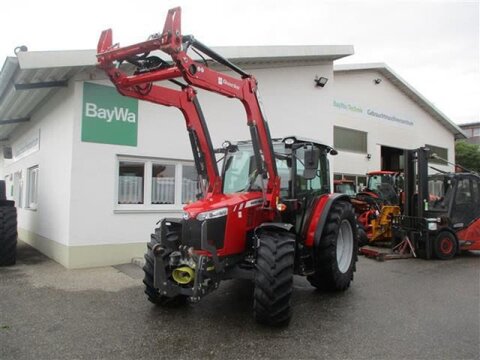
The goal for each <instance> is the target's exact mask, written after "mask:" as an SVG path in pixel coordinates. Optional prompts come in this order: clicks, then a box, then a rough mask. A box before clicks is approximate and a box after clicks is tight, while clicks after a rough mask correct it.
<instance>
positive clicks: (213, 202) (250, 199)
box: [183, 192, 263, 220]
mask: <svg viewBox="0 0 480 360" xmlns="http://www.w3.org/2000/svg"><path fill="white" fill-rule="evenodd" d="M262 201H263V200H262V193H261V192H245V193H235V194H214V195H212V196H209V197H207V198H206V199H202V200H198V201H195V202H193V203H191V204H187V205H185V206H184V207H183V210H184V215H183V217H184V219H185V220H187V219H192V218H197V219H198V220H203V219H207V218H211V217H220V216H225V215H228V214H229V213H232V212H234V211H238V210H242V209H244V208H245V209H246V208H249V207H252V206H258V205H260V204H261V203H262ZM207 213H208V214H207ZM199 215H200V217H199ZM205 216H206V217H205Z"/></svg>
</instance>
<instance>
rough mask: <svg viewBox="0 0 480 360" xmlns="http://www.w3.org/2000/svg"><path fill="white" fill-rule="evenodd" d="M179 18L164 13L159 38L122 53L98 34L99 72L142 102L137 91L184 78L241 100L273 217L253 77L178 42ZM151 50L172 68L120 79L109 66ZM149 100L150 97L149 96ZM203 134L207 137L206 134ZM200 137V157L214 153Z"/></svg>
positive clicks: (273, 192)
mask: <svg viewBox="0 0 480 360" xmlns="http://www.w3.org/2000/svg"><path fill="white" fill-rule="evenodd" d="M180 17H181V9H180V8H173V9H171V10H169V12H168V15H167V19H166V21H165V26H164V29H163V32H162V33H161V34H155V35H152V36H150V38H149V40H147V41H145V42H142V43H138V44H135V45H131V46H127V47H123V48H121V47H119V46H118V45H112V31H111V30H110V29H109V30H105V31H103V32H102V35H101V37H100V40H99V43H98V47H97V52H98V54H97V59H98V62H99V66H100V67H101V68H103V69H105V70H106V71H107V72H108V73H109V76H110V78H111V79H112V81H113V82H114V84H115V85H116V86H117V88H119V90H120V89H123V91H124V92H125V93H124V94H125V95H127V96H132V95H133V96H134V97H138V98H141V99H144V100H149V99H147V98H145V95H141V96H139V95H138V87H139V86H140V87H144V88H147V87H151V88H152V89H154V88H155V85H150V84H152V83H154V82H156V81H161V80H172V79H176V78H179V77H183V79H184V80H185V81H186V82H187V83H188V84H190V85H193V86H195V87H198V88H201V89H204V90H207V91H211V92H215V93H218V94H220V95H223V96H226V97H230V98H236V99H238V100H240V101H241V102H242V104H243V105H244V108H245V111H246V114H247V125H248V126H249V128H250V134H251V137H252V144H253V150H254V154H255V159H256V165H257V171H258V173H259V175H261V176H262V177H263V178H264V179H267V186H266V189H265V197H266V198H265V199H264V200H265V204H264V206H267V207H269V208H270V209H271V210H273V212H275V211H276V210H275V206H276V202H277V201H278V196H279V188H280V178H279V176H278V173H277V169H276V164H275V159H274V152H273V147H272V140H271V136H270V131H269V128H268V124H267V121H266V119H265V116H264V114H263V112H262V109H261V106H260V103H259V100H258V89H257V81H256V79H255V78H254V77H253V76H252V75H249V74H247V73H246V72H244V71H243V70H242V69H240V68H239V67H237V66H236V65H234V64H233V63H231V62H230V61H228V60H227V59H225V58H223V57H222V56H221V55H219V54H217V53H216V52H214V51H213V50H212V49H210V48H208V47H207V46H205V45H203V44H202V43H200V42H199V41H197V40H195V39H194V38H193V36H182V34H181V19H180ZM189 48H194V49H196V50H197V51H200V52H202V53H203V54H205V55H207V56H209V57H210V58H211V59H213V60H215V61H216V62H218V63H220V64H222V65H224V66H226V67H228V68H229V69H231V70H233V71H234V72H236V73H238V74H239V75H240V78H237V77H234V76H231V75H229V74H225V73H222V72H220V71H216V70H213V69H210V68H209V67H208V65H207V64H206V63H205V64H204V63H201V62H197V61H195V60H193V59H192V58H191V57H190V56H189V55H188V54H187V50H188V49H189ZM156 50H161V51H163V52H165V53H167V54H168V55H170V56H171V58H172V60H173V63H172V64H171V65H169V66H168V67H161V68H158V69H152V70H151V71H149V72H144V73H140V74H134V75H130V76H126V75H124V74H122V72H121V71H120V70H119V69H118V68H117V67H115V65H114V62H122V61H128V59H129V58H131V57H135V56H138V55H140V54H149V53H150V52H152V51H156ZM127 92H128V93H127ZM150 94H151V92H150V93H149V94H148V95H150ZM148 95H147V96H148ZM151 96H155V95H151ZM149 101H152V100H149ZM204 133H207V134H208V131H207V129H206V128H205V129H204ZM199 137H200V139H201V140H202V141H200V143H199V145H200V146H201V151H202V152H203V153H204V154H210V153H213V150H212V148H211V144H210V143H209V141H206V139H202V138H203V137H202V136H201V134H199Z"/></svg>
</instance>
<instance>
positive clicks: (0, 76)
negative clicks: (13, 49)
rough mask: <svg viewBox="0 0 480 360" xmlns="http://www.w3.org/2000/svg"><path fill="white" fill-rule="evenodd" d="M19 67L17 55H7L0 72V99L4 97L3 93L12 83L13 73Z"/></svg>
mask: <svg viewBox="0 0 480 360" xmlns="http://www.w3.org/2000/svg"><path fill="white" fill-rule="evenodd" d="M17 69H18V60H17V58H15V57H11V56H9V57H7V58H6V59H5V63H4V64H3V67H2V71H1V72H0V99H2V96H3V93H4V92H5V90H6V89H7V87H8V85H9V84H10V83H11V80H12V78H13V75H14V74H15V72H16V71H17Z"/></svg>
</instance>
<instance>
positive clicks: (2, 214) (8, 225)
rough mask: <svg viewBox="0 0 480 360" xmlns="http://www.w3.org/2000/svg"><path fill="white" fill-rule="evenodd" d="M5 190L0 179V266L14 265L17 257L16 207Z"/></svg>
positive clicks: (3, 183) (3, 182)
mask: <svg viewBox="0 0 480 360" xmlns="http://www.w3.org/2000/svg"><path fill="white" fill-rule="evenodd" d="M5 190H6V189H5V181H0V266H10V265H14V264H15V261H16V257H17V209H16V208H15V202H14V201H10V200H7V198H6V191H5Z"/></svg>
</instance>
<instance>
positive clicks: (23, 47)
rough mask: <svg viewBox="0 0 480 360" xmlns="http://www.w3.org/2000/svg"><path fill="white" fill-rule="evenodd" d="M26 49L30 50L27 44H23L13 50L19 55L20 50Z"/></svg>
mask: <svg viewBox="0 0 480 360" xmlns="http://www.w3.org/2000/svg"><path fill="white" fill-rule="evenodd" d="M25 51H28V48H27V47H26V46H25V45H21V46H17V47H16V48H15V49H14V50H13V52H14V53H15V55H17V54H18V53H19V52H25Z"/></svg>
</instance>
